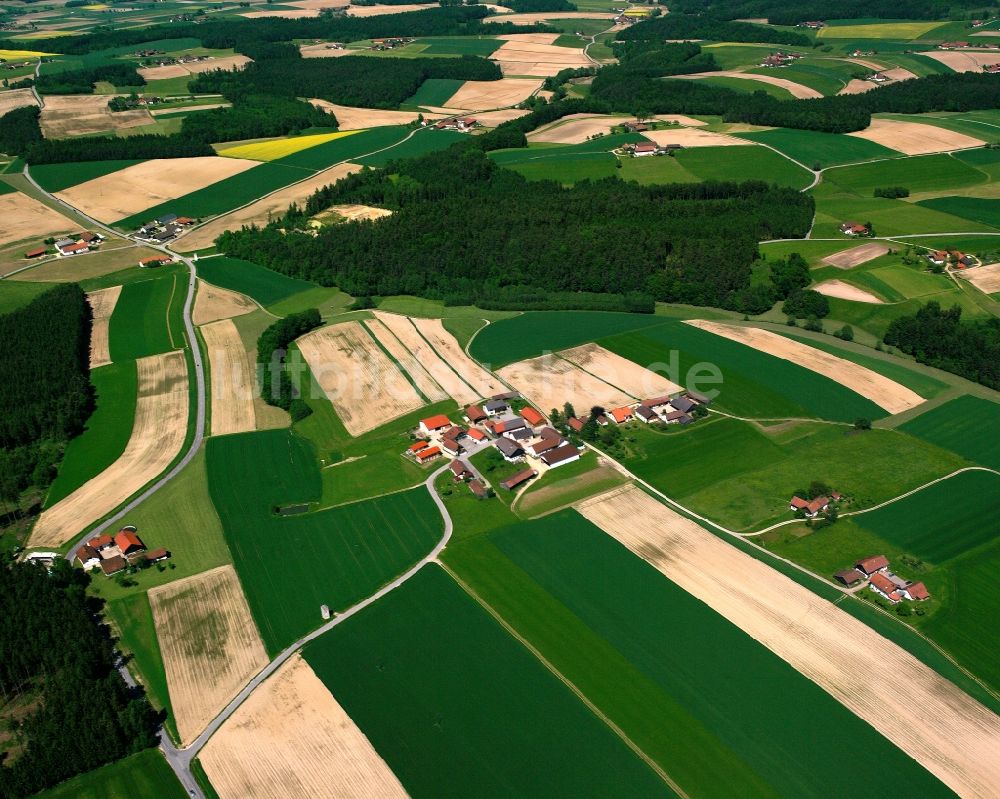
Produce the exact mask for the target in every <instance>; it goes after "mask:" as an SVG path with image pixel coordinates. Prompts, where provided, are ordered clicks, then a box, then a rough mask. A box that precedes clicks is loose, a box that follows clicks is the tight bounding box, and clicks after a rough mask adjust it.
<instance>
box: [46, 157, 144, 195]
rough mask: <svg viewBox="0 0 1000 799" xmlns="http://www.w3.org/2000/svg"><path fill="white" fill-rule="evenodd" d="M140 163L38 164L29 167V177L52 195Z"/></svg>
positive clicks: (87, 162) (85, 162) (84, 162)
mask: <svg viewBox="0 0 1000 799" xmlns="http://www.w3.org/2000/svg"><path fill="white" fill-rule="evenodd" d="M141 163H142V161H80V162H79V163H75V164H39V165H37V166H32V167H31V177H33V178H34V179H35V180H36V181H38V185H39V186H41V187H42V188H43V189H45V190H46V191H48V192H53V193H54V192H57V191H62V190H63V189H68V188H69V187H70V186H76V185H78V184H80V183H86V182H87V181H88V180H93V179H94V178H99V177H103V176H104V175H110V174H111V173H112V172H117V171H118V170H120V169H125V168H126V167H130V166H134V165H135V164H141Z"/></svg>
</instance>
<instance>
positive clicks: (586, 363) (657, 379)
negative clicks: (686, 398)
mask: <svg viewBox="0 0 1000 799" xmlns="http://www.w3.org/2000/svg"><path fill="white" fill-rule="evenodd" d="M557 354H558V355H559V356H560V357H562V358H565V359H566V360H567V361H572V362H573V363H574V364H576V365H577V366H579V367H580V368H581V369H583V370H584V371H586V372H590V373H591V374H592V375H594V376H596V377H599V378H600V379H601V380H603V381H604V382H605V383H608V384H610V385H612V386H616V387H617V388H620V389H621V390H622V391H624V392H626V393H627V394H631V395H632V396H633V397H635V398H636V399H643V398H644V397H662V396H663V395H665V394H673V393H674V392H675V391H681V390H682V388H683V387H682V386H679V385H677V384H676V383H674V382H672V381H670V380H667V379H666V378H665V377H663V376H661V375H659V374H657V373H656V372H653V371H650V370H649V369H646V368H644V367H642V366H639V364H637V363H633V362H632V361H630V360H629V359H628V358H623V357H622V356H621V355H616V354H615V353H613V352H611V351H610V350H606V349H604V347H602V346H600V345H599V344H584V345H583V346H581V347H574V348H573V349H570V350H563V351H562V352H560V353H557ZM556 407H558V406H556Z"/></svg>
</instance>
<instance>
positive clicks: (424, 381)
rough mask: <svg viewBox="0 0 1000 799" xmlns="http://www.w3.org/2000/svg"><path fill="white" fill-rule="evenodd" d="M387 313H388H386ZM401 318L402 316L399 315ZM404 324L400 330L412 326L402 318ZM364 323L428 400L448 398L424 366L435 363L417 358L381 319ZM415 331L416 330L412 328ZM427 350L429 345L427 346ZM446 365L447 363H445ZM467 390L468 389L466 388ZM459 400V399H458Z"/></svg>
mask: <svg viewBox="0 0 1000 799" xmlns="http://www.w3.org/2000/svg"><path fill="white" fill-rule="evenodd" d="M386 315H388V314H386ZM400 319H402V317H400ZM403 321H404V322H405V325H400V328H401V331H402V332H404V333H405V332H407V331H406V330H405V328H406V327H410V329H411V330H413V328H412V326H411V325H410V323H409V322H406V320H403ZM364 324H365V325H366V326H367V328H368V329H369V330H370V331H371V332H372V335H373V336H375V338H376V339H378V343H379V344H381V345H382V346H383V347H385V349H386V350H387V351H388V353H389V354H390V355H391V356H392V357H393V358H394V359H395V360H396V362H397V363H398V364H399V365H400V366H402V367H403V368H404V369H405V370H406V372H407V374H409V375H410V377H411V378H413V382H414V383H416V386H417V390H418V391H420V393H421V394H423V395H424V396H425V397H427V399H428V400H430V401H431V402H440V401H441V400H445V399H448V393H447V392H446V391H445V390H444V389H443V388H441V386H440V385H439V384H438V382H437V381H436V380H435V379H434V378H433V377H431V374H430V372H429V371H428V370H427V368H425V365H427V366H428V367H433V366H435V364H433V363H430V362H429V361H427V360H425V359H422V358H421V359H418V358H417V357H416V356H415V355H414V353H413V352H411V351H410V350H409V349H408V348H407V347H406V346H404V345H403V343H402V342H401V341H400V340H399V338H398V337H397V336H396V334H395V333H393V332H392V331H391V330H390V329H389V328H388V327H386V325H385V323H384V322H383V321H382V320H381V319H366V320H365V322H364ZM413 332H414V333H416V330H413ZM427 349H428V350H429V349H430V347H427ZM445 366H447V364H445ZM466 390H468V389H466ZM459 402H461V400H459Z"/></svg>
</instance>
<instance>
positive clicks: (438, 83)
mask: <svg viewBox="0 0 1000 799" xmlns="http://www.w3.org/2000/svg"><path fill="white" fill-rule="evenodd" d="M425 52H426V51H425ZM464 83H465V81H464V80H457V79H453V78H428V79H427V80H425V81H424V82H423V83H421V84H420V88H419V89H417V91H416V92H415V93H414V94H413V96H412V97H410V98H409V99H408V100H406V101H405V102H404V103H403V105H430V106H443V105H447V104H448V101H449V100H450V99H451V97H452V95H453V94H455V92H457V91H458V90H459V89H461V88H462V84H464Z"/></svg>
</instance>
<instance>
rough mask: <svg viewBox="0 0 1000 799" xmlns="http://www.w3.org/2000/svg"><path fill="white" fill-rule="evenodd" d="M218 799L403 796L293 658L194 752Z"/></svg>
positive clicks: (322, 689) (341, 713)
mask: <svg viewBox="0 0 1000 799" xmlns="http://www.w3.org/2000/svg"><path fill="white" fill-rule="evenodd" d="M199 759H200V760H201V763H202V765H203V766H204V767H205V771H206V772H207V774H208V777H209V779H210V780H211V781H212V785H213V787H214V788H215V790H216V791H217V792H218V794H219V796H220V797H221V798H222V799H361V797H366V798H367V797H371V799H406V795H407V794H406V791H404V790H403V786H402V785H400V783H399V780H398V779H396V776H395V775H394V774H393V773H392V771H391V770H390V769H389V767H388V766H387V765H386V764H385V761H383V760H382V758H381V757H380V756H379V754H378V752H376V751H375V748H374V747H373V746H372V745H371V743H370V742H369V741H368V739H367V738H366V737H365V735H364V733H362V732H361V730H360V729H358V726H357V725H356V724H355V723H354V722H353V721H352V720H351V717H350V716H348V715H347V713H346V712H345V711H344V709H343V708H342V707H341V706H340V704H339V703H338V702H337V700H336V699H334V698H333V695H332V694H331V693H330V691H329V690H327V688H326V686H325V685H323V683H322V682H321V681H320V679H319V677H317V676H316V674H315V673H314V672H313V670H312V669H311V668H309V665H308V664H307V663H306V662H305V660H303V659H302V656H301V655H299V654H296V655H293V656H292V657H291V658H289V659H288V661H287V662H286V663H285V664H284V665H282V666H281V668H280V669H278V670H277V671H276V672H275V673H274V675H273V676H271V677H270V678H269V679H268V680H267V681H266V682H265V683H264V684H263V685H261V686H260V688H258V689H257V690H256V691H254V692H253V693H252V694H251V695H250V698H249V699H247V701H246V702H244V703H243V704H242V705H241V706H240V708H239V709H238V710H237V711H236V713H234V714H233V716H232V717H231V718H230V719H229V720H228V721H227V722H226V723H225V724H223V725H222V728H221V729H220V730H219V731H218V732H217V733H216V734H215V735H213V736H212V738H211V739H210V740H209V742H208V744H207V745H206V746H205V748H204V749H203V750H202V752H201V754H200V755H199Z"/></svg>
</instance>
